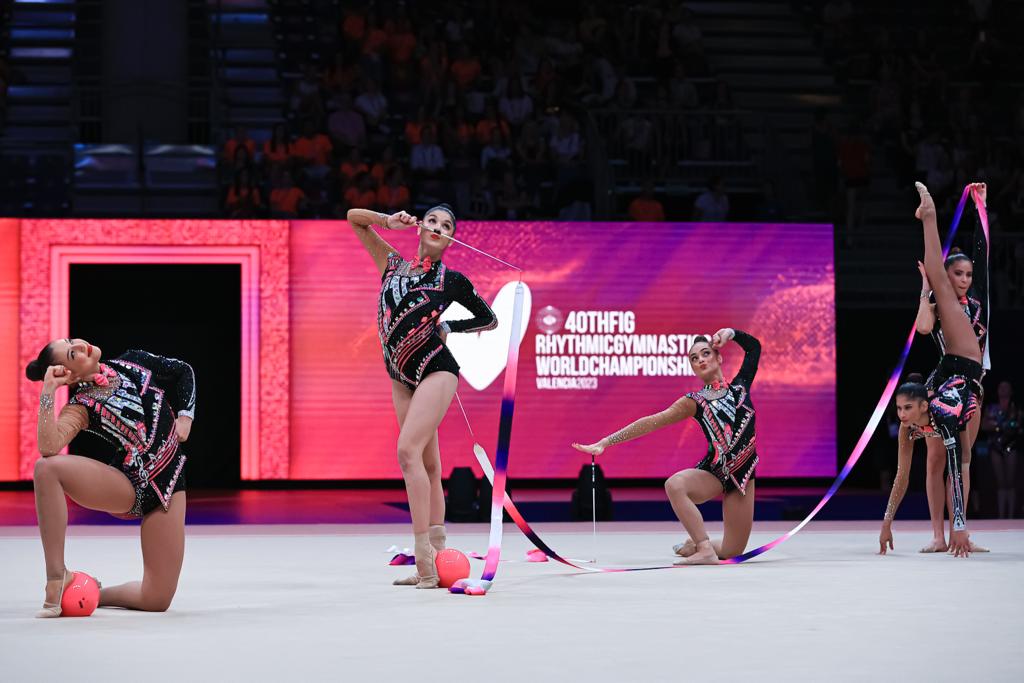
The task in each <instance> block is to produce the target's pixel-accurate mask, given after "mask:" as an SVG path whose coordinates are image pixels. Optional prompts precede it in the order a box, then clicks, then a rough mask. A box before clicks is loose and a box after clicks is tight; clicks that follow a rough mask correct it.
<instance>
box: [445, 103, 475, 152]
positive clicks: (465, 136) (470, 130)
mask: <svg viewBox="0 0 1024 683" xmlns="http://www.w3.org/2000/svg"><path fill="white" fill-rule="evenodd" d="M475 140H476V128H475V127H474V126H473V124H471V123H470V122H469V121H468V120H466V110H465V109H463V107H462V106H461V105H458V106H456V107H455V112H454V113H453V114H452V115H451V116H446V117H445V127H444V148H445V149H447V150H448V151H449V153H450V154H451V156H453V157H457V158H463V157H466V156H468V155H469V153H470V151H471V150H472V148H473V143H474V142H475Z"/></svg>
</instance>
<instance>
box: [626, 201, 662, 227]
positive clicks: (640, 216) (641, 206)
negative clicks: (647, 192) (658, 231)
mask: <svg viewBox="0 0 1024 683" xmlns="http://www.w3.org/2000/svg"><path fill="white" fill-rule="evenodd" d="M629 217H630V219H631V220H634V221H639V222H642V223H652V222H656V221H663V220H665V207H664V206H662V205H661V202H660V201H658V200H657V199H656V198H654V197H645V196H640V197H637V198H636V199H634V200H633V201H631V202H630V203H629Z"/></svg>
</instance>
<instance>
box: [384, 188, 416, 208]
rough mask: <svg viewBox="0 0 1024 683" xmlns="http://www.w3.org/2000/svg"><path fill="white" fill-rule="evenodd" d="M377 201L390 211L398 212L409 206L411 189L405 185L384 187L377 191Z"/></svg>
mask: <svg viewBox="0 0 1024 683" xmlns="http://www.w3.org/2000/svg"><path fill="white" fill-rule="evenodd" d="M377 201H378V202H380V205H381V206H382V207H384V208H385V209H388V210H389V211H397V210H399V209H401V208H402V207H403V206H409V188H408V187H406V186H405V185H396V186H394V187H392V186H391V185H382V186H381V188H380V189H379V190H377Z"/></svg>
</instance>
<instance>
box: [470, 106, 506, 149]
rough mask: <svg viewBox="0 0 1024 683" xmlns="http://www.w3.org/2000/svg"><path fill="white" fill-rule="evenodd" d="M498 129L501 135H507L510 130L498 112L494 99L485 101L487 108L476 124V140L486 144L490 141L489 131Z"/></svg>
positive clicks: (478, 142)
mask: <svg viewBox="0 0 1024 683" xmlns="http://www.w3.org/2000/svg"><path fill="white" fill-rule="evenodd" d="M494 130H499V131H500V132H501V134H502V135H504V136H506V137H507V136H508V135H509V133H510V132H511V131H510V129H509V126H508V122H507V121H506V120H505V119H503V118H501V116H500V115H499V114H498V108H497V107H496V106H495V105H494V101H493V100H492V101H490V102H488V103H487V110H486V111H485V113H484V116H483V118H481V119H480V120H479V121H478V122H477V124H476V142H477V144H478V145H486V144H487V143H488V142H490V141H491V132H492V131H494Z"/></svg>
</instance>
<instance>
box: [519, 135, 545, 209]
mask: <svg viewBox="0 0 1024 683" xmlns="http://www.w3.org/2000/svg"><path fill="white" fill-rule="evenodd" d="M516 162H517V163H518V164H519V167H520V168H521V169H522V171H523V176H524V179H525V180H526V187H527V190H528V191H529V192H530V193H531V194H533V193H536V191H537V188H538V186H539V185H540V182H541V180H542V179H543V176H544V174H545V170H546V169H547V167H548V153H547V145H546V144H545V143H544V138H543V137H542V136H541V134H540V124H538V123H537V122H536V121H534V120H530V121H527V122H526V124H525V125H524V126H523V131H522V133H521V134H520V135H519V140H517V141H516Z"/></svg>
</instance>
